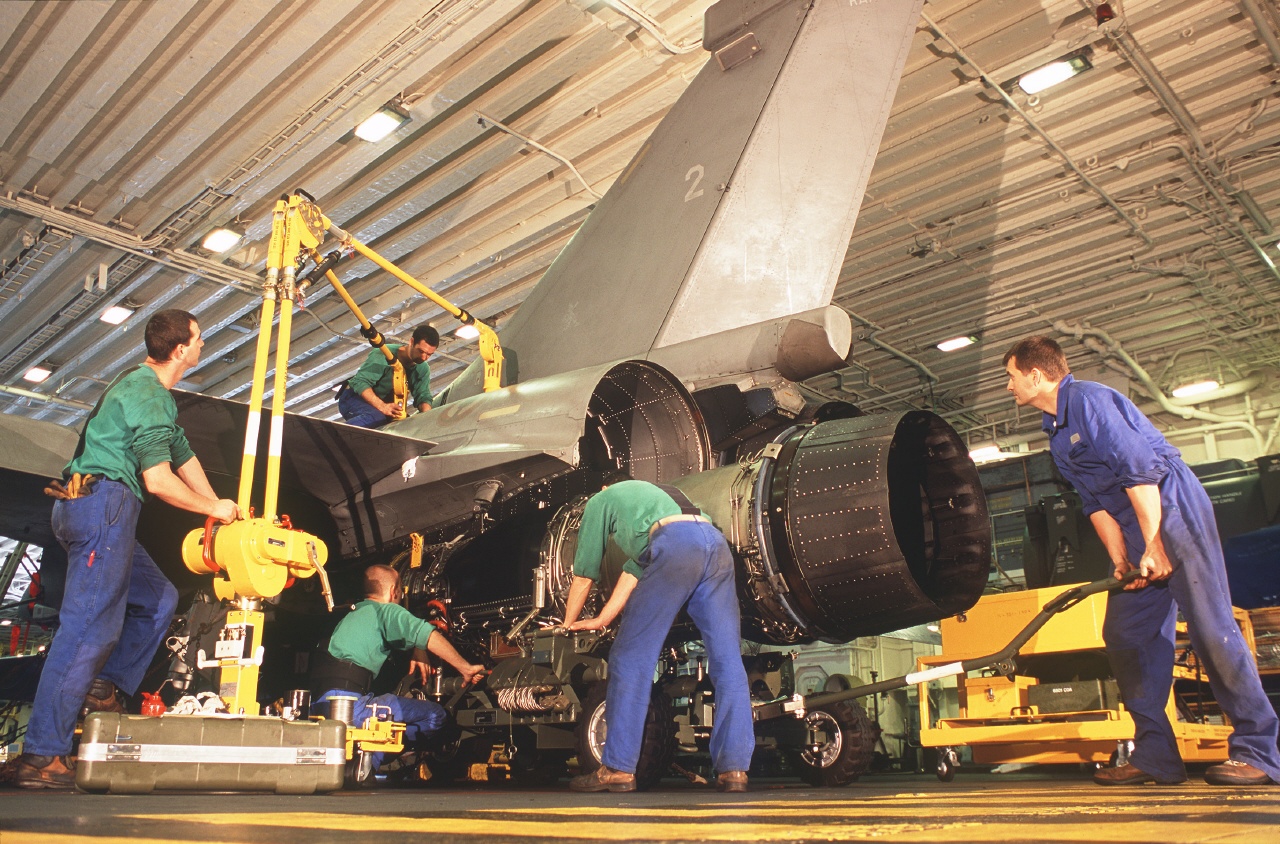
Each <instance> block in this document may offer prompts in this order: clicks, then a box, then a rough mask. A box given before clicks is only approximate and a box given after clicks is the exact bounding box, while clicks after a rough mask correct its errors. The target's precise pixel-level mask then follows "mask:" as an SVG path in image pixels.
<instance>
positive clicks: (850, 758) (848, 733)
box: [792, 700, 875, 788]
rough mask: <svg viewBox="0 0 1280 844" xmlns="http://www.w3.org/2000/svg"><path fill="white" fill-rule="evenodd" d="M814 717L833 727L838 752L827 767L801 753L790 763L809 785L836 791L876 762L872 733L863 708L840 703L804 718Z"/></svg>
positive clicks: (814, 710)
mask: <svg viewBox="0 0 1280 844" xmlns="http://www.w3.org/2000/svg"><path fill="white" fill-rule="evenodd" d="M819 713H821V715H819ZM815 716H816V717H819V718H822V719H823V720H828V722H834V723H835V726H836V728H837V729H838V730H839V731H840V735H839V742H840V748H839V750H838V751H837V753H836V755H835V758H834V759H832V760H830V761H829V762H828V763H827V764H826V765H819V764H815V763H814V762H813V761H812V760H811V759H810V758H809V756H808V752H807V751H806V750H804V749H797V750H796V751H794V752H793V756H792V761H793V763H794V764H795V767H796V770H797V772H798V773H799V774H800V778H801V779H802V780H804V781H805V782H807V783H808V784H809V785H816V786H821V787H823V788H839V787H841V786H845V785H848V784H849V783H851V782H853V781H855V780H857V779H858V777H860V776H862V775H863V774H865V773H866V772H867V770H868V769H869V768H870V767H871V762H872V761H873V760H874V758H875V729H874V725H873V724H872V723H871V719H870V718H868V717H867V713H866V712H865V711H864V710H863V709H862V707H861V706H859V705H858V704H856V703H854V702H853V701H851V700H842V701H839V702H838V703H830V704H827V705H826V706H818V707H814V708H813V709H812V710H810V711H809V713H808V714H806V715H805V718H806V719H808V718H812V717H815Z"/></svg>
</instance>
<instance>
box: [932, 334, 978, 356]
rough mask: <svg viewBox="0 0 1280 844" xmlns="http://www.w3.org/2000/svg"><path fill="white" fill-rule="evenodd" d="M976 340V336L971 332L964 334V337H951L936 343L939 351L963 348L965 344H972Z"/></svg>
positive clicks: (952, 350)
mask: <svg viewBox="0 0 1280 844" xmlns="http://www.w3.org/2000/svg"><path fill="white" fill-rule="evenodd" d="M976 342H978V338H977V337H974V336H973V335H972V334H966V335H965V336H964V337H952V338H951V339H950V340H943V341H942V342H941V343H939V344H938V351H940V352H954V351H955V350H956V349H963V348H964V347H965V346H972V345H973V344H974V343H976Z"/></svg>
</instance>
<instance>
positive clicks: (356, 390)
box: [338, 325, 440, 428]
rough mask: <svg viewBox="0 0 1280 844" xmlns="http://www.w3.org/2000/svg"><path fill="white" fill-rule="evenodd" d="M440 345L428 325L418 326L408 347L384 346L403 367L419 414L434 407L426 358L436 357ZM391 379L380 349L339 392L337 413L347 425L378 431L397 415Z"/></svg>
mask: <svg viewBox="0 0 1280 844" xmlns="http://www.w3.org/2000/svg"><path fill="white" fill-rule="evenodd" d="M439 346H440V332H438V331H436V330H435V328H433V327H432V326H430V325H419V326H418V327H417V328H416V329H414V331H413V340H412V342H411V343H409V344H408V345H404V344H399V345H396V344H388V345H387V348H388V349H389V350H391V352H392V354H394V355H395V356H396V358H397V359H399V361H400V365H401V366H402V367H404V373H405V380H406V381H407V382H408V386H409V394H410V395H411V396H413V405H414V406H415V407H416V408H417V409H418V411H419V412H422V411H427V410H430V409H431V408H432V407H434V406H435V398H434V397H433V396H432V395H431V367H430V366H429V365H428V364H427V358H429V357H431V356H432V355H433V354H435V351H436V349H437V348H438V347H439ZM393 377H394V373H393V370H392V367H391V362H390V361H388V360H387V357H386V355H384V354H383V353H382V350H381V349H374V350H372V351H370V352H369V356H368V357H366V358H365V360H364V363H363V364H362V365H361V366H360V369H358V370H357V371H356V374H355V375H353V376H352V377H351V379H350V380H348V381H347V383H346V384H345V385H343V386H342V387H340V388H339V389H338V412H339V413H341V414H342V418H343V419H345V420H346V422H347V424H348V425H356V426H359V427H361V428H381V427H382V426H383V425H385V424H387V423H388V422H390V421H391V420H392V419H393V418H395V417H396V416H398V415H399V410H400V408H399V407H398V406H397V404H396V401H395V390H394V381H393Z"/></svg>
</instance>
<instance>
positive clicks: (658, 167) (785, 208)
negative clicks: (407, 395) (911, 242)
mask: <svg viewBox="0 0 1280 844" xmlns="http://www.w3.org/2000/svg"><path fill="white" fill-rule="evenodd" d="M921 5H922V0H875V2H869V0H817V2H814V3H810V2H808V0H722V2H720V3H718V4H716V5H715V6H713V7H711V8H710V9H709V10H708V11H707V15H706V20H705V29H704V39H703V46H704V48H705V49H707V50H708V51H709V52H710V53H711V58H710V59H709V60H708V62H707V64H706V66H705V67H704V68H703V69H702V71H701V72H700V73H699V74H698V76H697V77H696V78H695V79H694V81H693V82H692V84H691V85H690V86H689V88H688V90H687V91H686V92H685V93H684V95H683V96H681V98H680V99H679V101H677V102H676V104H675V105H674V106H673V107H672V109H671V111H670V112H669V113H668V114H667V116H666V117H665V118H664V119H663V121H662V123H661V124H660V125H659V126H658V128H657V129H656V130H655V132H654V133H653V135H652V136H651V137H650V138H649V139H648V140H647V141H646V142H645V144H644V145H643V146H642V147H641V148H640V150H639V152H637V153H636V156H635V158H634V159H633V160H632V161H631V163H630V164H629V165H628V166H627V168H626V170H624V171H623V173H622V175H621V176H620V177H619V178H618V180H617V182H616V183H615V184H614V185H613V187H612V188H611V189H610V190H609V192H608V194H607V195H606V196H605V197H604V199H603V200H601V202H600V204H599V205H598V206H597V207H596V209H595V210H594V211H593V212H592V214H591V216H590V217H588V219H587V220H586V222H585V223H583V225H582V227H581V228H580V229H579V230H578V232H577V234H576V235H575V236H574V238H573V240H572V241H571V242H570V243H569V245H568V246H567V247H566V248H565V249H564V251H563V252H562V253H561V254H560V256H559V257H558V258H557V259H556V261H555V262H554V263H553V264H552V266H551V267H550V268H549V269H548V270H547V273H546V274H545V275H544V276H543V278H542V280H541V281H540V282H539V283H538V285H537V287H536V288H535V289H534V291H533V292H532V294H530V296H529V298H528V299H527V300H526V301H525V302H524V304H523V305H522V306H521V307H520V309H519V311H518V312H517V313H516V315H515V317H514V318H513V319H512V321H511V323H510V324H509V325H508V326H507V328H506V330H505V331H503V335H502V341H503V346H504V348H506V349H508V350H509V351H510V352H513V353H514V354H513V357H514V358H515V360H516V372H515V376H516V378H517V379H518V380H520V381H528V380H530V379H533V378H538V377H542V376H546V375H551V374H555V373H558V372H564V371H568V370H574V369H579V368H582V367H586V366H590V365H594V364H598V363H602V362H607V361H611V360H618V359H622V358H626V357H641V356H645V355H646V354H648V353H649V352H650V351H651V350H652V349H654V348H656V347H661V346H667V345H671V344H674V343H678V342H681V341H684V340H688V339H691V338H695V337H700V336H705V335H707V334H712V333H715V332H718V331H722V330H727V329H731V328H736V327H738V326H742V325H747V324H752V323H757V322H762V321H765V320H769V319H774V318H777V317H782V316H786V315H788V314H793V313H798V312H801V311H806V310H810V309H813V308H816V307H819V306H822V305H826V304H827V303H829V302H830V300H831V295H832V293H833V291H834V287H835V282H836V278H837V275H838V273H839V268H840V265H841V262H842V259H843V256H844V253H845V250H846V245H847V243H848V240H849V237H850V234H851V232H852V230H853V224H854V220H855V218H856V216H857V211H858V207H859V205H860V204H861V201H862V193H863V190H864V188H865V186H866V182H867V178H868V176H869V174H870V170H871V167H872V164H873V163H874V161H875V156H876V151H877V147H878V145H879V141H880V137H881V134H882V132H883V130H884V125H885V123H886V121H887V120H888V116H889V111H890V108H891V106H892V103H893V96H894V92H895V90H896V88H897V84H898V79H899V77H900V75H901V72H902V67H903V65H904V63H905V61H906V56H907V52H908V50H909V49H910V46H911V40H912V36H913V33H914V31H915V25H916V21H917V20H918V18H919V13H920V7H921ZM471 374H472V373H468V376H470V375H471ZM681 374H683V373H681ZM472 380H474V379H472V378H470V377H463V378H461V379H459V381H460V383H459V384H457V385H455V390H454V391H453V394H452V395H451V398H453V399H456V398H460V397H462V395H465V394H470V393H471V392H473V391H474V390H473V389H472V385H471V383H470V382H471V381H472Z"/></svg>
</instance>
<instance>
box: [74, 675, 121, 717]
mask: <svg viewBox="0 0 1280 844" xmlns="http://www.w3.org/2000/svg"><path fill="white" fill-rule="evenodd" d="M127 711H128V710H126V709H125V708H124V695H123V694H122V693H121V692H120V690H119V689H117V688H116V687H115V684H114V683H112V682H111V681H110V680H103V679H102V678H98V679H97V680H94V681H93V685H91V686H89V693H88V694H87V695H85V696H84V705H82V706H81V707H80V717H81V718H87V717H88V716H89V713H90V712H117V713H119V714H121V715H124V714H125V713H126V712H127Z"/></svg>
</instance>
